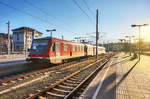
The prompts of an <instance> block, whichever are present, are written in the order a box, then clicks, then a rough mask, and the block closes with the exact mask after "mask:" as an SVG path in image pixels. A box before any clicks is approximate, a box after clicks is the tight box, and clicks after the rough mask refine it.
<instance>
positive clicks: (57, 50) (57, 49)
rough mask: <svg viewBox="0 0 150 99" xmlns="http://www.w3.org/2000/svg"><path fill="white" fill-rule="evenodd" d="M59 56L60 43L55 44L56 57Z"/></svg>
mask: <svg viewBox="0 0 150 99" xmlns="http://www.w3.org/2000/svg"><path fill="white" fill-rule="evenodd" d="M59 56H60V42H56V57H59Z"/></svg>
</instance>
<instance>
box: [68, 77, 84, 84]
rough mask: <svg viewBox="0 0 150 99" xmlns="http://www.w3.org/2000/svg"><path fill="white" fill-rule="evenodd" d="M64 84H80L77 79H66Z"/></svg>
mask: <svg viewBox="0 0 150 99" xmlns="http://www.w3.org/2000/svg"><path fill="white" fill-rule="evenodd" d="M66 82H69V83H78V82H81V80H79V79H76V80H73V79H71V78H69V79H67V80H66Z"/></svg>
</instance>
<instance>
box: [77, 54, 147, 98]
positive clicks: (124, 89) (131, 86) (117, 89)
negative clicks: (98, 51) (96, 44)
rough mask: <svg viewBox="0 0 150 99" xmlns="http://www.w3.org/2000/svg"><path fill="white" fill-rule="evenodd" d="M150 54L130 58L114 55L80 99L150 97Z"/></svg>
mask: <svg viewBox="0 0 150 99" xmlns="http://www.w3.org/2000/svg"><path fill="white" fill-rule="evenodd" d="M149 60H150V56H145V55H141V60H140V61H138V59H135V60H130V57H124V54H123V55H122V54H119V55H117V56H114V57H113V58H112V59H111V60H110V61H109V62H108V63H107V64H106V65H105V67H103V69H102V70H101V71H99V73H98V74H97V75H96V77H95V78H94V79H93V80H92V82H91V83H90V84H89V85H88V86H87V87H86V88H85V90H84V91H83V92H82V94H81V95H80V97H79V99H150V83H149V81H150V66H149Z"/></svg>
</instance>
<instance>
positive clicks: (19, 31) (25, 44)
mask: <svg viewBox="0 0 150 99" xmlns="http://www.w3.org/2000/svg"><path fill="white" fill-rule="evenodd" d="M12 31H13V44H14V51H19V52H20V51H27V50H28V49H30V47H31V44H32V41H33V39H35V38H39V37H41V36H42V35H43V33H41V32H39V31H37V30H35V29H33V28H30V27H20V28H16V29H13V30H12Z"/></svg>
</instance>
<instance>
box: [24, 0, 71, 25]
mask: <svg viewBox="0 0 150 99" xmlns="http://www.w3.org/2000/svg"><path fill="white" fill-rule="evenodd" d="M24 2H25V3H26V4H28V5H30V6H32V7H33V8H35V9H37V10H39V11H40V12H42V13H43V14H45V15H47V16H49V17H51V18H53V19H55V20H56V21H58V22H61V23H63V24H64V25H66V26H67V23H66V22H65V21H63V20H60V19H58V18H56V17H54V16H52V15H50V14H49V13H48V12H47V11H46V10H43V9H42V8H40V7H38V6H36V5H35V4H33V3H32V2H30V1H29V0H24ZM67 27H69V26H67Z"/></svg>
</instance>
